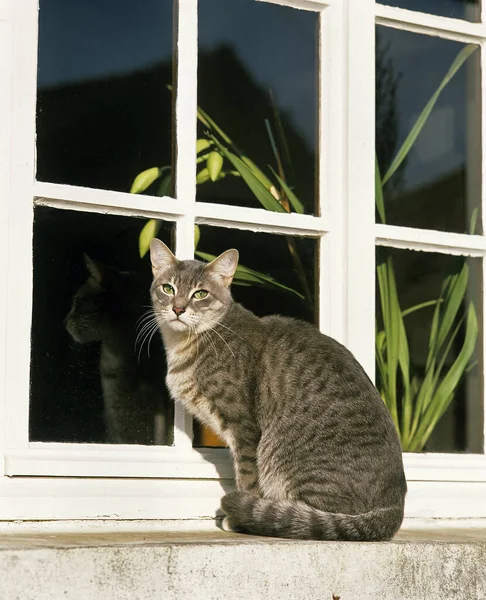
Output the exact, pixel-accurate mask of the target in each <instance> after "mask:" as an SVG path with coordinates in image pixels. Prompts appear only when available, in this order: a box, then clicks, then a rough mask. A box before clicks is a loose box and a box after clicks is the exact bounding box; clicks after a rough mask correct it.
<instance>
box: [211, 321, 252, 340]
mask: <svg viewBox="0 0 486 600" xmlns="http://www.w3.org/2000/svg"><path fill="white" fill-rule="evenodd" d="M215 324H216V325H219V326H220V327H224V328H225V329H227V330H228V331H229V332H231V333H232V334H233V335H236V337H239V338H240V340H243V341H245V338H243V337H241V335H239V334H238V333H236V331H233V329H231V328H230V327H227V326H226V325H223V323H221V322H220V321H216V323H215Z"/></svg>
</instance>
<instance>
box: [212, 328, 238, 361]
mask: <svg viewBox="0 0 486 600" xmlns="http://www.w3.org/2000/svg"><path fill="white" fill-rule="evenodd" d="M209 329H210V330H211V331H214V333H215V334H216V335H217V336H219V337H220V338H221V339H222V340H223V342H224V343H225V344H226V346H227V347H228V350H229V351H230V352H231V355H232V356H233V358H236V357H235V355H234V352H233V350H231V348H230V346H229V344H228V342H227V341H226V340H225V339H224V337H223V336H222V335H221V334H220V333H218V332H217V331H216V329H214V327H211V326H209Z"/></svg>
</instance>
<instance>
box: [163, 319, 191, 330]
mask: <svg viewBox="0 0 486 600" xmlns="http://www.w3.org/2000/svg"><path fill="white" fill-rule="evenodd" d="M168 324H169V326H170V327H172V329H174V330H175V331H184V330H186V329H187V328H188V327H189V325H188V324H187V323H184V321H182V320H181V319H180V317H174V318H173V319H171V320H170V321H168Z"/></svg>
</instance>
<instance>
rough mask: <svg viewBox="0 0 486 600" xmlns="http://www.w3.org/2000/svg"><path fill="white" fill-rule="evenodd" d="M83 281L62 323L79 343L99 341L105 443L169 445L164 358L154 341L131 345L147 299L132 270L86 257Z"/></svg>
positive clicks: (141, 328) (169, 406) (170, 407)
mask: <svg viewBox="0 0 486 600" xmlns="http://www.w3.org/2000/svg"><path fill="white" fill-rule="evenodd" d="M84 258H85V263H86V267H87V270H88V278H87V280H86V281H85V282H84V283H83V284H82V285H81V287H80V288H79V289H78V291H77V292H76V294H75V295H74V298H73V302H72V307H71V310H70V311H69V314H68V315H67V317H66V320H65V326H66V329H67V331H68V332H69V334H70V335H71V337H72V338H73V339H74V340H75V341H76V342H78V343H81V344H89V343H95V342H98V343H100V377H101V388H102V393H103V405H104V418H105V424H106V430H107V441H108V443H111V444H170V443H171V433H170V432H171V423H172V413H173V403H172V401H171V400H170V397H169V394H168V392H167V388H166V386H165V383H164V379H165V374H166V366H165V365H166V359H165V355H164V352H163V348H161V347H160V345H157V344H156V343H155V344H154V343H152V344H151V346H150V352H148V351H147V350H145V349H143V351H142V348H139V347H136V342H137V330H138V331H139V332H140V333H141V334H142V335H141V336H140V338H141V339H142V340H143V338H144V335H145V334H151V333H153V332H152V331H151V330H148V328H144V325H145V321H146V319H145V320H144V317H143V314H144V311H146V306H145V307H144V305H146V304H147V301H148V298H147V294H146V289H145V286H144V285H143V284H142V283H141V282H140V281H139V277H138V276H137V275H136V274H135V273H133V272H122V271H118V270H117V269H114V268H113V267H110V266H108V265H105V264H103V263H101V262H98V261H95V260H92V259H91V258H90V257H89V256H87V255H85V256H84Z"/></svg>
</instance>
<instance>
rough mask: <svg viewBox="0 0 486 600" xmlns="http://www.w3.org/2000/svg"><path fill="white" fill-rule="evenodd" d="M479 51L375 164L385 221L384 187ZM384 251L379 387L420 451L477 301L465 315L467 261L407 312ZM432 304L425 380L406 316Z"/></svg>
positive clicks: (463, 366)
mask: <svg viewBox="0 0 486 600" xmlns="http://www.w3.org/2000/svg"><path fill="white" fill-rule="evenodd" d="M475 50H476V47H475V46H473V45H468V46H466V47H465V48H464V49H463V50H461V52H459V54H458V55H457V57H456V59H455V60H454V62H453V63H452V65H451V66H450V68H449V71H448V72H447V74H446V75H445V77H444V79H443V80H442V82H441V84H440V86H439V87H438V88H437V90H436V91H435V92H434V94H433V95H432V97H431V99H430V100H429V102H428V103H427V104H426V106H425V108H424V109H423V111H422V112H421V114H420V115H419V117H418V119H417V121H416V123H415V124H414V126H413V127H412V129H411V131H410V133H409V134H408V136H407V138H406V139H405V141H404V143H403V145H402V146H401V148H400V149H399V151H398V152H397V154H396V156H395V158H394V159H393V161H392V163H391V165H390V167H389V168H388V170H387V171H386V173H385V175H384V176H383V177H381V175H380V170H379V167H378V162H376V171H375V186H376V208H377V213H378V216H379V218H380V220H381V222H382V223H385V222H386V215H385V203H384V200H383V187H384V186H385V185H386V183H387V182H388V181H390V179H391V177H392V176H393V174H394V173H395V172H396V171H397V169H398V168H399V167H400V165H401V164H402V163H403V161H404V160H405V158H406V156H407V154H408V153H409V151H410V149H411V148H412V146H413V144H414V142H415V140H416V139H417V137H418V136H419V134H420V132H421V131H422V128H423V127H424V125H425V123H426V121H427V119H428V117H429V116H430V113H431V112H432V110H433V108H434V105H435V103H436V102H437V99H438V98H439V96H440V94H441V92H442V90H443V89H444V88H445V86H446V85H447V83H448V82H449V81H450V80H451V78H452V77H453V76H454V74H455V73H456V72H457V71H458V69H459V68H460V67H461V66H462V64H464V62H465V61H466V60H467V59H468V57H469V56H470V55H471V54H472V53H473V52H474V51H475ZM476 217H477V212H476V211H474V213H473V216H472V219H471V226H470V233H474V230H475V224H476ZM381 254H382V255H381V258H380V260H379V261H378V265H377V269H376V275H377V281H378V290H379V296H380V304H381V316H382V319H381V326H379V325H378V321H377V331H376V365H377V375H378V388H379V391H380V393H381V396H382V398H383V400H384V402H385V404H386V405H387V407H388V409H389V410H390V413H391V415H392V418H393V420H394V422H395V426H396V428H397V430H398V431H399V433H400V439H401V442H402V447H403V449H404V450H405V451H409V452H418V451H420V450H422V449H423V448H424V446H425V444H426V442H427V440H428V439H429V437H430V435H431V433H432V431H433V430H434V427H435V426H436V425H437V422H438V421H439V419H440V418H441V417H442V415H443V414H444V413H445V411H446V410H447V408H448V407H449V405H450V403H451V402H452V400H453V398H454V394H455V392H456V389H457V386H458V385H459V382H460V380H461V378H462V376H463V375H464V373H465V372H466V370H467V369H468V365H469V362H470V360H471V357H472V355H473V352H474V349H475V347H476V341H477V336H478V323H477V317H476V310H475V308H474V305H473V303H472V302H466V305H467V306H466V310H465V316H464V317H461V316H460V312H461V307H463V306H464V304H465V298H466V292H467V286H468V280H469V266H468V265H467V263H466V261H465V260H462V261H461V263H460V265H459V267H458V268H457V269H456V271H455V272H454V273H451V274H450V275H448V276H447V277H446V278H445V279H444V281H443V284H442V289H441V292H440V295H439V298H437V299H436V300H432V301H429V302H425V303H422V304H420V305H417V306H413V307H411V308H409V309H408V310H406V311H402V309H401V306H400V302H399V299H398V293H397V286H396V278H395V270H394V265H393V257H392V256H391V254H390V253H388V252H386V250H382V251H381ZM430 306H434V310H433V317H432V322H431V327H430V334H429V345H428V352H427V360H426V365H425V376H424V377H423V379H422V380H421V379H420V378H419V377H418V376H417V374H416V373H415V372H414V369H413V365H412V364H411V360H410V354H409V344H408V338H407V333H406V329H405V324H404V318H405V317H406V316H407V315H408V314H410V313H411V312H414V311H416V310H422V309H424V308H427V307H430ZM463 326H464V327H465V333H464V340H463V342H462V347H461V349H460V351H459V353H458V355H457V358H456V359H455V360H454V362H453V363H452V365H451V366H447V365H446V360H447V357H448V355H449V354H450V352H451V349H452V347H453V345H454V343H457V341H458V339H459V333H460V331H461V328H462V327H463Z"/></svg>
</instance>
